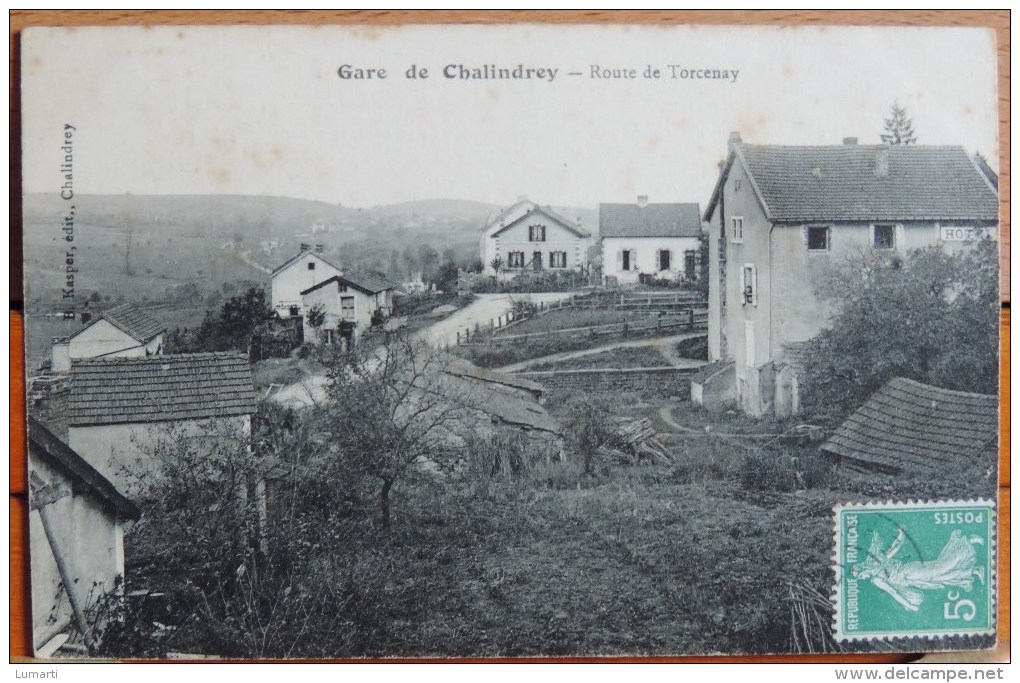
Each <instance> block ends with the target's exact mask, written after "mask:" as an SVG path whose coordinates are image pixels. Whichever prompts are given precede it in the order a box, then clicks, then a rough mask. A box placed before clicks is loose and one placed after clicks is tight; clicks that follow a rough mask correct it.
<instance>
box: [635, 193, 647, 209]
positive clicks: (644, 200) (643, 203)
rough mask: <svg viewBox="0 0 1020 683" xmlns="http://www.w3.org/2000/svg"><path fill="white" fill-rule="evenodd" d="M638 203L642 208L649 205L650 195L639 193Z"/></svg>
mask: <svg viewBox="0 0 1020 683" xmlns="http://www.w3.org/2000/svg"><path fill="white" fill-rule="evenodd" d="M637 205H638V206H640V207H641V208H642V209H643V208H645V207H646V206H648V195H646V194H639V195H638V198H637Z"/></svg>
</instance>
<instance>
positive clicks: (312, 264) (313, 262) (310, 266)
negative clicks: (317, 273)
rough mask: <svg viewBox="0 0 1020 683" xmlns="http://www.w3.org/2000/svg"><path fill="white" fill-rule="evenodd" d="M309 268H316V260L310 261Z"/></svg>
mask: <svg viewBox="0 0 1020 683" xmlns="http://www.w3.org/2000/svg"><path fill="white" fill-rule="evenodd" d="M308 270H315V261H309V262H308Z"/></svg>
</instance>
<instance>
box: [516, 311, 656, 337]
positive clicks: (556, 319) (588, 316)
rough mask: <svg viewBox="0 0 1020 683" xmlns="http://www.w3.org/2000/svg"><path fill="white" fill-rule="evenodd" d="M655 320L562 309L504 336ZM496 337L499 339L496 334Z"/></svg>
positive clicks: (643, 314) (628, 314)
mask: <svg viewBox="0 0 1020 683" xmlns="http://www.w3.org/2000/svg"><path fill="white" fill-rule="evenodd" d="M655 319H656V316H654V315H649V314H648V313H646V312H642V311H627V310H622V311H621V310H614V309H606V308H603V309H583V308H564V309H561V310H553V311H549V312H548V313H543V314H541V315H536V316H535V317H533V318H531V319H529V320H525V321H524V322H522V323H520V324H518V325H514V326H513V327H510V328H508V329H507V330H506V334H508V335H517V334H535V333H537V332H552V331H555V330H567V329H572V328H575V327H589V326H591V325H609V324H612V323H624V322H626V323H631V324H642V325H646V324H650V323H654V322H655ZM496 336H497V337H499V335H498V334H497V335H496Z"/></svg>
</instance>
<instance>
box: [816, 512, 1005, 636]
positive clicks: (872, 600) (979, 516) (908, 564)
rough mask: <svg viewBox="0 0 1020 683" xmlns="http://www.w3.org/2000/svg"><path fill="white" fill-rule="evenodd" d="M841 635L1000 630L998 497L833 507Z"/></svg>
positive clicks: (837, 616)
mask: <svg viewBox="0 0 1020 683" xmlns="http://www.w3.org/2000/svg"><path fill="white" fill-rule="evenodd" d="M834 510H835V513H836V534H835V544H836V547H835V554H834V569H835V573H836V586H835V590H834V593H833V600H834V603H835V608H836V613H835V624H834V628H835V636H836V640H838V641H848V640H874V639H881V638H910V637H931V638H938V637H946V636H956V635H978V634H992V633H994V632H995V565H994V562H995V556H996V555H995V504H994V503H993V502H991V501H987V500H977V501H939V502H933V503H927V502H925V503H921V502H908V503H891V502H887V503H867V504H848V505H840V506H836V508H834Z"/></svg>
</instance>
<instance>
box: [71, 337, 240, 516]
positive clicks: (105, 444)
mask: <svg viewBox="0 0 1020 683" xmlns="http://www.w3.org/2000/svg"><path fill="white" fill-rule="evenodd" d="M69 383H70V385H71V388H70V397H69V400H68V410H67V414H68V437H67V440H68V444H69V445H70V446H71V448H73V449H74V450H75V451H77V452H78V453H79V454H80V455H81V456H82V457H83V458H84V459H85V460H87V461H88V462H89V464H91V465H92V466H93V467H95V468H96V469H97V470H99V471H100V472H101V473H102V474H103V476H105V477H106V478H107V479H109V480H110V481H112V482H113V483H114V484H115V485H116V486H117V487H118V489H120V490H121V491H122V492H124V493H125V495H128V496H132V495H134V494H135V493H136V491H137V488H138V486H139V484H140V483H141V481H143V480H144V476H146V475H148V472H149V470H150V465H151V463H150V458H151V456H152V450H153V449H154V448H156V447H158V446H160V445H166V444H167V443H168V442H169V441H172V442H173V443H175V444H181V445H182V446H187V447H192V446H194V447H197V448H208V449H210V450H211V449H212V448H214V447H216V446H219V445H224V444H226V445H227V446H229V447H240V448H244V447H246V446H245V444H246V443H247V441H248V438H249V435H250V434H251V419H252V415H253V414H254V413H255V410H256V405H257V403H258V395H257V394H256V392H255V386H254V384H253V383H252V376H251V367H250V365H249V363H248V358H247V357H246V355H245V354H243V353H233V352H218V353H193V354H179V355H168V356H159V357H149V358H120V359H111V360H94V359H87V360H77V361H74V362H73V363H72V364H71V372H70V376H69ZM140 475H142V476H141V477H140Z"/></svg>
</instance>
